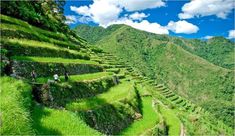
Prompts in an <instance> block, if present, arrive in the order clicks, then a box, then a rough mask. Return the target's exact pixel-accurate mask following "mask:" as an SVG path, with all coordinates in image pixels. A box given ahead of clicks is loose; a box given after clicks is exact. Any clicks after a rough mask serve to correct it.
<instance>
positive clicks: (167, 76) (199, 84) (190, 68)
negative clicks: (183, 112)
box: [81, 25, 234, 127]
mask: <svg viewBox="0 0 235 136" xmlns="http://www.w3.org/2000/svg"><path fill="white" fill-rule="evenodd" d="M111 27H113V26H111ZM115 27H116V26H115ZM92 29H94V28H92ZM109 30H110V28H108V31H109ZM81 36H82V35H81ZM100 39H101V40H99V41H98V42H97V43H96V45H97V46H99V47H101V48H102V49H104V50H105V51H107V52H110V53H113V54H115V55H117V56H118V57H120V58H122V59H123V60H124V61H125V62H128V64H130V65H131V66H133V67H134V68H136V69H137V71H139V72H141V73H142V75H143V76H145V75H146V76H148V77H150V78H152V79H154V80H156V81H157V82H158V83H164V84H165V85H167V86H168V87H169V88H170V89H171V90H173V91H174V92H176V93H177V94H179V95H181V96H183V97H184V98H186V99H188V100H190V101H192V102H194V103H196V104H198V105H200V106H202V107H204V108H205V109H207V110H208V111H210V112H212V113H214V114H215V116H216V117H217V118H219V119H221V120H223V121H224V122H225V123H226V124H227V125H230V126H231V127H232V126H233V111H232V108H233V104H232V99H233V89H234V82H233V75H234V71H232V70H228V69H225V68H222V67H220V66H216V65H214V64H212V63H210V62H208V61H206V60H205V59H203V58H201V57H199V56H200V55H199V56H196V55H194V54H192V53H191V52H194V51H193V50H192V51H190V52H189V51H188V50H186V49H185V48H186V47H187V48H189V47H191V48H192V49H195V48H194V47H195V45H196V44H195V43H194V44H195V45H192V44H189V45H187V46H185V47H183V46H179V45H178V44H177V42H176V41H178V40H181V41H186V42H185V44H187V43H193V41H189V40H184V39H179V38H174V37H173V38H172V37H169V36H165V35H155V34H150V33H147V32H143V31H139V30H136V29H133V28H131V27H128V26H124V25H123V26H122V27H120V28H119V29H117V30H116V31H113V33H112V34H110V35H108V36H102V35H101V38H100ZM88 41H89V39H88ZM215 41H218V40H217V39H216V38H214V39H211V40H209V41H208V43H205V42H202V43H203V44H208V46H212V44H213V43H215ZM219 41H221V42H222V43H223V42H224V43H229V44H231V43H230V42H228V41H227V40H219ZM216 43H217V42H216ZM229 46H230V45H229ZM216 47H217V46H216ZM205 48H206V47H205ZM213 49H214V48H213ZM195 50H197V49H195ZM199 50H200V49H199ZM214 50H218V52H220V51H219V49H218V48H215V49H214ZM209 51H210V50H209ZM209 51H208V52H209ZM195 52H196V53H195V54H197V51H195ZM198 52H201V51H198ZM221 52H222V51H221ZM202 54H203V52H202ZM209 54H210V52H209ZM211 54H214V52H212V53H211ZM221 54H223V53H221ZM215 55H216V54H215ZM225 55H227V54H225ZM208 56H209V55H208ZM210 57H211V56H210ZM224 58H226V59H228V57H224ZM211 105H213V106H211Z"/></svg>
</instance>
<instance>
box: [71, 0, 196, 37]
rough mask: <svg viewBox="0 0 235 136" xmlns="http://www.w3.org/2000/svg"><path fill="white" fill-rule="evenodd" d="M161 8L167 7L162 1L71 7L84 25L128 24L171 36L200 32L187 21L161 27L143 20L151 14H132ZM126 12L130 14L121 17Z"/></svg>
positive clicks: (107, 0) (119, 0)
mask: <svg viewBox="0 0 235 136" xmlns="http://www.w3.org/2000/svg"><path fill="white" fill-rule="evenodd" d="M161 6H165V3H164V2H163V1H162V0H94V2H93V3H92V4H90V5H88V6H80V7H75V6H70V9H71V10H72V11H74V12H76V13H77V14H79V16H80V17H78V19H77V21H79V22H83V23H84V22H85V23H86V22H89V21H93V22H94V23H97V24H99V26H102V27H105V28H106V27H108V26H110V25H112V24H126V25H129V26H131V27H133V28H136V29H140V30H143V31H147V32H151V33H156V34H169V30H171V31H173V32H175V33H186V34H190V33H195V32H197V31H198V27H197V26H195V25H193V24H190V23H188V22H186V21H178V22H173V21H171V22H169V24H168V25H167V26H161V25H160V24H158V23H156V22H155V23H151V22H149V21H147V20H143V19H144V18H146V17H148V16H149V14H148V15H146V14H145V13H143V12H134V13H132V14H130V11H136V10H144V9H149V8H157V7H161ZM124 10H127V11H128V12H127V13H126V14H125V15H122V16H121V13H123V12H124ZM69 23H70V22H69Z"/></svg>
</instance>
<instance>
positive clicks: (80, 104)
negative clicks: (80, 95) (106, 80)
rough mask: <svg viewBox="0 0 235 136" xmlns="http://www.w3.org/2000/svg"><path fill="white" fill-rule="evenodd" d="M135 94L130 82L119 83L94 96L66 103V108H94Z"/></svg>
mask: <svg viewBox="0 0 235 136" xmlns="http://www.w3.org/2000/svg"><path fill="white" fill-rule="evenodd" d="M134 95H135V91H134V88H133V85H132V84H131V83H130V82H124V83H121V84H119V85H117V86H115V87H112V88H110V90H109V91H108V92H105V93H102V94H99V95H97V96H95V97H91V98H87V99H80V100H78V101H76V102H72V103H69V104H67V105H66V108H67V109H69V110H74V111H82V110H89V109H94V108H97V107H99V106H102V105H104V104H112V103H114V102H116V101H119V100H122V99H125V98H127V99H131V98H132V97H133V96H134Z"/></svg>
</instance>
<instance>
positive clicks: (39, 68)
mask: <svg viewBox="0 0 235 136" xmlns="http://www.w3.org/2000/svg"><path fill="white" fill-rule="evenodd" d="M12 59H13V63H12V69H14V71H15V74H16V75H17V76H20V77H25V78H30V77H31V75H30V72H32V71H33V70H35V72H36V74H37V76H38V77H48V76H52V75H54V74H55V73H57V74H59V75H64V72H65V70H66V71H68V72H69V74H70V75H76V74H84V73H95V72H102V71H103V67H102V66H100V65H99V64H98V63H97V62H94V61H88V60H80V59H64V58H49V57H29V56H26V57H22V56H14V57H12Z"/></svg>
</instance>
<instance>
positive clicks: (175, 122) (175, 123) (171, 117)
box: [158, 105, 181, 136]
mask: <svg viewBox="0 0 235 136" xmlns="http://www.w3.org/2000/svg"><path fill="white" fill-rule="evenodd" d="M158 108H159V110H160V112H161V114H162V116H163V118H164V119H165V121H166V125H167V127H168V129H169V131H168V135H169V136H174V135H179V134H180V126H181V124H180V120H179V118H178V117H177V116H176V115H175V113H174V112H172V111H171V110H169V109H167V107H164V105H159V107H158Z"/></svg>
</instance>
